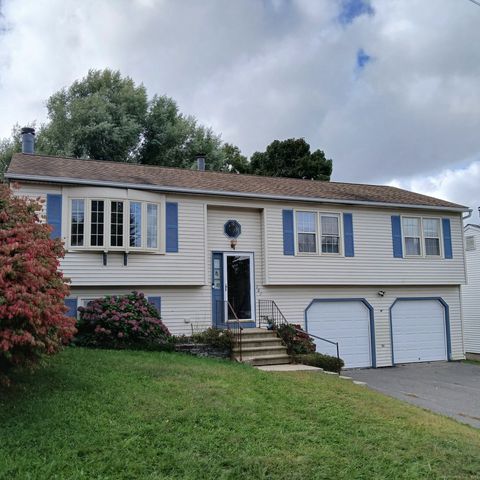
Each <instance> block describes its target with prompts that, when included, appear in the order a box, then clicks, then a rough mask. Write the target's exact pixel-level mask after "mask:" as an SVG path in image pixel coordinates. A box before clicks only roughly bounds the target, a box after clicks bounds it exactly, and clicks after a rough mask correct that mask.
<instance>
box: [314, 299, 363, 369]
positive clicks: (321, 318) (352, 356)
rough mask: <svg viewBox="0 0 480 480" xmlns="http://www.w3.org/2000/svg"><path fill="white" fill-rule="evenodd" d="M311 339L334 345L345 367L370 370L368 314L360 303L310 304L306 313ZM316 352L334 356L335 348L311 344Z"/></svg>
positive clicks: (318, 342)
mask: <svg viewBox="0 0 480 480" xmlns="http://www.w3.org/2000/svg"><path fill="white" fill-rule="evenodd" d="M307 329H308V332H309V333H311V334H312V335H317V336H319V337H323V338H326V339H328V340H332V341H335V342H338V344H339V349H340V357H341V358H342V359H343V361H344V362H345V367H347V368H354V367H371V366H372V354H371V346H370V338H371V337H370V310H369V309H368V308H367V306H366V305H365V304H364V303H363V302H362V301H359V300H358V301H357V300H352V301H314V302H313V303H312V304H311V305H310V307H309V308H308V310H307ZM315 343H316V345H317V352H320V353H326V354H328V355H336V349H335V346H333V345H329V344H328V343H326V342H322V341H320V340H315Z"/></svg>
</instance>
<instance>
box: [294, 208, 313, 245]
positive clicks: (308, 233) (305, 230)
mask: <svg viewBox="0 0 480 480" xmlns="http://www.w3.org/2000/svg"><path fill="white" fill-rule="evenodd" d="M296 222H297V249H298V253H316V252H317V214H316V213H315V212H297V213H296Z"/></svg>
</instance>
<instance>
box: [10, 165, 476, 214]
mask: <svg viewBox="0 0 480 480" xmlns="http://www.w3.org/2000/svg"><path fill="white" fill-rule="evenodd" d="M5 178H7V179H9V180H27V181H37V182H50V183H67V184H76V185H90V186H97V187H100V186H101V187H114V188H132V189H136V190H151V191H157V192H171V193H186V194H191V195H215V196H223V197H240V198H253V199H255V198H262V199H265V200H275V201H285V200H287V201H292V202H311V203H313V202H314V203H332V204H341V205H362V206H367V207H396V208H414V209H425V210H438V211H442V212H468V211H469V209H468V208H467V207H439V206H435V205H412V204H405V203H388V202H374V201H365V200H334V199H328V198H318V197H293V196H282V195H270V194H263V193H245V192H224V191H221V190H201V189H195V188H183V187H167V186H159V185H144V184H138V183H121V182H110V181H105V180H87V179H83V178H68V177H49V176H43V175H24V174H21V173H6V174H5Z"/></svg>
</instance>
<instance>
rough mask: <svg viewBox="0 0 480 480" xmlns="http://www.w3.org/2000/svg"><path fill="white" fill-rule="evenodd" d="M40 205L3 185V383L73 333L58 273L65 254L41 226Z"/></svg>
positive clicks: (0, 233)
mask: <svg viewBox="0 0 480 480" xmlns="http://www.w3.org/2000/svg"><path fill="white" fill-rule="evenodd" d="M39 210H41V205H40V204H39V203H38V202H34V201H29V200H26V199H23V198H19V197H16V196H14V195H13V194H12V192H11V190H10V189H9V188H8V187H7V186H6V185H0V382H3V383H8V373H9V371H10V370H11V369H12V368H13V367H17V366H19V367H32V366H34V365H35V364H36V363H37V362H38V361H39V360H40V358H41V357H42V356H43V355H45V354H47V355H50V354H53V353H55V352H57V351H58V350H59V349H60V347H61V346H62V345H63V344H64V343H67V342H68V341H69V340H70V339H71V337H72V336H73V334H74V333H75V320H74V319H73V318H68V317H66V316H65V313H66V311H67V308H66V307H65V305H64V298H65V297H66V296H67V295H68V293H69V287H68V285H67V283H66V281H65V279H64V278H63V275H62V273H61V272H60V271H59V269H58V268H59V259H60V258H62V257H63V255H64V249H63V246H62V243H61V241H60V240H52V239H51V238H50V230H51V227H50V226H48V225H46V224H43V223H40V222H39V219H38V216H37V214H36V213H35V212H37V211H39Z"/></svg>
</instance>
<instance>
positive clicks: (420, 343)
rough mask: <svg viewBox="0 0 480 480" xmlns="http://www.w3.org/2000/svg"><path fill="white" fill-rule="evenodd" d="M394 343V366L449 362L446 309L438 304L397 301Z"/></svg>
mask: <svg viewBox="0 0 480 480" xmlns="http://www.w3.org/2000/svg"><path fill="white" fill-rule="evenodd" d="M392 343H393V345H392V349H393V361H394V363H412V362H432V361H435V360H447V339H446V331H445V308H444V306H443V305H442V304H441V303H440V302H439V301H438V300H398V301H397V302H396V303H395V305H394V306H393V307H392Z"/></svg>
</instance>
